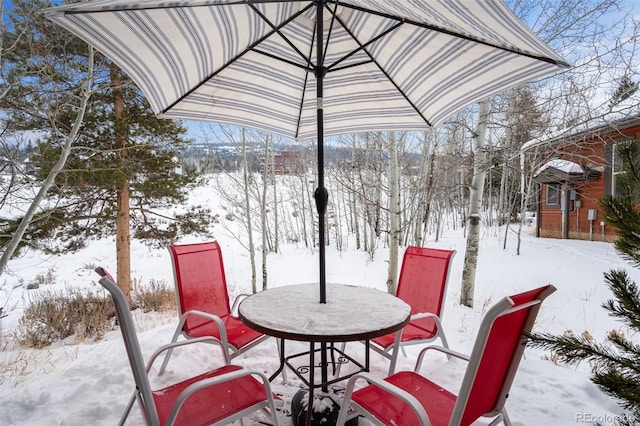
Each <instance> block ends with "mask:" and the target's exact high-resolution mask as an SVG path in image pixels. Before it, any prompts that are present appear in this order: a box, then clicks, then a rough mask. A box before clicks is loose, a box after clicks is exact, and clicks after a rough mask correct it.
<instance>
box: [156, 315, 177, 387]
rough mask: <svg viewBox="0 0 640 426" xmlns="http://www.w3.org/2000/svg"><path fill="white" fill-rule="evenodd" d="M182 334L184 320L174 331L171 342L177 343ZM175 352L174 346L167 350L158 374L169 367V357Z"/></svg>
mask: <svg viewBox="0 0 640 426" xmlns="http://www.w3.org/2000/svg"><path fill="white" fill-rule="evenodd" d="M180 334H182V321H181V322H180V324H179V325H178V328H176V331H175V333H173V338H172V339H171V343H175V342H176V341H177V340H178V337H180ZM172 353H173V348H171V349H169V350H167V354H166V355H165V356H164V361H162V365H161V366H160V371H158V376H161V375H162V373H164V370H165V368H167V364H168V363H169V358H171V354H172Z"/></svg>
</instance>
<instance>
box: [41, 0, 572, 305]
mask: <svg viewBox="0 0 640 426" xmlns="http://www.w3.org/2000/svg"><path fill="white" fill-rule="evenodd" d="M46 15H47V17H48V18H49V19H51V20H53V21H54V22H56V23H58V24H60V25H62V26H63V27H65V28H67V29H68V30H69V31H71V32H72V33H74V34H75V35H77V36H79V37H80V38H82V39H84V40H85V41H87V42H88V43H90V44H91V45H93V46H95V47H96V48H97V49H98V50H100V51H101V52H102V53H103V54H105V55H106V56H107V57H108V58H110V59H111V60H113V61H114V62H115V63H116V64H117V65H118V66H120V67H121V68H122V69H123V70H124V71H125V72H126V73H127V74H128V75H129V76H130V77H131V78H132V79H133V81H135V83H136V84H137V85H138V87H139V88H140V89H141V90H142V92H143V93H144V94H145V96H146V97H147V99H148V100H149V102H150V103H151V106H152V108H153V110H154V111H155V112H156V114H158V116H160V117H166V118H178V119H188V120H206V121H212V122H218V123H227V124H232V125H237V126H241V127H249V128H255V129H258V130H262V131H265V132H269V133H273V134H279V135H283V136H285V137H289V138H294V139H306V138H316V139H317V141H318V144H317V145H318V188H317V189H316V204H317V208H318V213H319V224H320V225H319V228H320V230H319V233H320V235H319V253H320V302H321V303H325V302H326V296H325V293H324V287H325V285H324V283H325V272H324V269H325V265H324V263H325V260H324V242H325V240H324V214H325V209H326V203H327V198H328V197H327V193H326V190H325V188H324V170H323V168H324V167H323V140H324V137H325V136H329V135H336V134H341V133H347V132H348V133H355V132H363V131H380V130H420V129H426V128H430V127H433V126H437V125H438V124H440V123H442V122H443V121H444V120H445V119H446V118H447V117H449V116H451V115H452V114H454V113H455V112H457V111H459V110H461V109H463V108H464V107H466V106H468V105H470V104H473V103H475V102H478V101H480V100H483V99H486V98H488V97H490V96H492V95H494V94H497V93H499V92H502V91H504V90H506V89H508V88H511V87H514V86H517V85H519V84H521V83H524V82H526V81H529V80H533V79H536V78H538V77H541V76H544V75H547V74H549V73H552V72H554V71H557V70H558V69H560V68H563V67H566V66H568V65H567V64H566V63H565V61H564V60H563V59H562V57H560V56H559V55H558V54H556V53H555V52H554V51H553V50H552V49H551V48H549V47H548V46H547V45H545V44H544V43H543V42H542V41H541V40H540V39H539V38H538V37H537V36H536V35H535V34H534V33H533V32H532V31H531V30H530V29H528V28H527V27H526V26H525V25H524V24H523V23H522V22H520V21H519V20H518V19H517V18H516V16H515V15H514V14H513V13H512V11H511V10H510V9H509V8H508V7H507V6H506V5H505V4H504V3H503V2H502V1H499V0H457V1H456V0H446V1H444V0H443V1H435V0H434V1H424V0H175V1H167V0H138V1H133V0H94V1H89V2H81V3H76V4H71V5H66V6H61V7H55V8H51V9H48V10H47V11H46Z"/></svg>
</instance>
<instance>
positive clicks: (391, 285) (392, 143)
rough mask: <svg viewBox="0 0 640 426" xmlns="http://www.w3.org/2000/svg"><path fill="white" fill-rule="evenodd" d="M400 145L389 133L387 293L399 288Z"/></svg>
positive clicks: (392, 133) (394, 136)
mask: <svg viewBox="0 0 640 426" xmlns="http://www.w3.org/2000/svg"><path fill="white" fill-rule="evenodd" d="M398 175H399V173H398V144H397V141H396V134H395V132H389V237H390V239H389V271H388V274H387V292H389V294H393V295H395V294H396V290H397V288H398V248H399V246H400V241H399V239H400V223H399V222H400V202H399V200H400V197H399V195H400V194H399V192H400V188H399V180H398Z"/></svg>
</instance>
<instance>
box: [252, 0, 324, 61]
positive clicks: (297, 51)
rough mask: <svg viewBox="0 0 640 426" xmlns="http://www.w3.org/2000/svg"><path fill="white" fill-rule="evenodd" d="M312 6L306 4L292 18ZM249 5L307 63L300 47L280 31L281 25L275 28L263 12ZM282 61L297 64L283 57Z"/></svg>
mask: <svg viewBox="0 0 640 426" xmlns="http://www.w3.org/2000/svg"><path fill="white" fill-rule="evenodd" d="M312 6H313V4H309V5H307V7H305V8H303V9H302V10H301V11H299V12H298V13H296V14H295V15H294V17H293V19H295V18H297V17H298V16H300V14H302V13H303V12H306V11H307V10H309V9H310V8H311V7H312ZM249 7H251V9H253V11H254V12H255V13H256V15H258V16H259V17H260V18H261V19H262V20H263V21H264V22H265V23H266V24H267V25H269V26H270V27H271V28H272V29H273V30H274V31H275V32H276V33H277V34H278V35H279V36H280V37H282V39H283V40H284V41H285V42H286V43H287V44H288V45H289V47H291V48H292V49H293V50H294V51H295V52H296V53H297V54H298V55H299V56H300V57H301V58H302V59H304V60H306V61H307V64H309V59H308V58H306V57H305V56H304V54H303V53H302V52H301V51H300V49H298V48H297V47H296V46H295V45H294V44H293V43H292V42H291V40H289V38H288V37H287V36H285V35H284V34H282V32H281V31H280V28H282V26H280V28H276V26H275V25H274V24H273V22H271V21H270V20H269V19H268V18H267V17H266V16H264V14H263V13H262V12H260V11H259V10H258V9H257V8H256V7H255V6H254V5H253V4H252V3H249ZM293 19H289V20H287V23H289V22H291V21H292V20H293ZM274 57H275V59H280V58H278V57H276V56H275V55H274ZM283 61H284V62H287V63H292V64H294V65H297V64H295V63H293V62H289V61H287V60H284V59H283ZM297 66H299V65H297Z"/></svg>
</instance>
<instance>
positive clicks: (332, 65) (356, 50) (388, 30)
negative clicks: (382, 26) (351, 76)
mask: <svg viewBox="0 0 640 426" xmlns="http://www.w3.org/2000/svg"><path fill="white" fill-rule="evenodd" d="M338 22H340V21H338ZM340 23H341V24H342V22H340ZM402 24H403V23H402V22H398V23H397V24H396V25H394V26H392V27H391V28H388V29H387V30H385V31H384V32H382V33H380V34H378V35H377V36H375V37H374V38H372V39H371V40H369V41H368V42H366V43H365V44H360V42H359V41H358V40H356V42H357V43H358V45H359V46H360V47H358V48H357V49H355V50H353V51H351V52H350V53H348V54H347V55H345V56H344V57H342V58H340V59H338V60H337V61H335V62H334V63H332V64H331V65H329V66H328V67H327V70H333V71H337V70H338V69H345V68H350V66H348V67H341V68H336V65H338V64H339V63H341V62H343V61H345V60H347V59H349V58H350V57H351V56H353V55H355V54H356V53H358V52H360V51H361V50H364V49H365V48H366V47H367V46H369V45H370V44H372V43H375V42H376V41H378V40H380V39H381V38H382V37H384V36H386V35H387V34H389V33H390V32H392V31H395V30H396V29H397V28H399V27H400V26H401V25H402ZM342 26H343V27H344V24H343V25H342ZM345 30H346V27H345ZM347 32H348V30H347ZM349 35H351V37H353V34H351V33H349ZM370 62H371V61H365V62H363V64H367V63H370ZM333 68H336V69H333Z"/></svg>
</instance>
